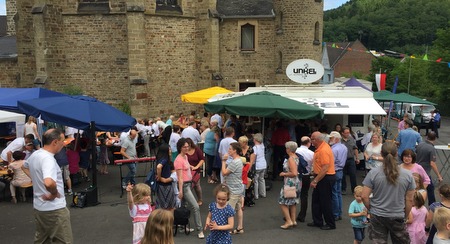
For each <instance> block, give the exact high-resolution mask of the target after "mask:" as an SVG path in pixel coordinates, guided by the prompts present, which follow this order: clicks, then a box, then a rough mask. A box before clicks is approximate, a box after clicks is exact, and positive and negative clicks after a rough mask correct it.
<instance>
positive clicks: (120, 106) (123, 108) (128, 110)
mask: <svg viewBox="0 0 450 244" xmlns="http://www.w3.org/2000/svg"><path fill="white" fill-rule="evenodd" d="M118 109H119V110H120V111H122V112H124V113H126V114H128V115H130V116H131V107H130V104H128V103H127V102H126V101H122V102H120V103H119V104H118Z"/></svg>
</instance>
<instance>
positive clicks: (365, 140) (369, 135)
mask: <svg viewBox="0 0 450 244" xmlns="http://www.w3.org/2000/svg"><path fill="white" fill-rule="evenodd" d="M367 130H368V132H367V133H366V134H364V137H363V138H362V139H361V145H362V146H363V147H364V148H366V145H367V144H369V142H370V140H371V139H372V134H373V131H374V130H375V126H374V125H372V124H370V125H369V126H367Z"/></svg>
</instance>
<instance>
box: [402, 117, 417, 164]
mask: <svg viewBox="0 0 450 244" xmlns="http://www.w3.org/2000/svg"><path fill="white" fill-rule="evenodd" d="M413 126H414V123H413V122H412V120H410V119H407V120H405V129H404V130H402V131H400V133H398V136H397V140H396V143H397V145H398V157H399V158H400V156H401V155H402V152H403V151H404V150H405V149H411V150H413V151H414V152H415V151H416V144H419V143H420V142H421V141H422V137H420V134H419V132H417V131H415V130H413V129H412V127H413ZM400 162H401V158H400V161H399V163H400Z"/></svg>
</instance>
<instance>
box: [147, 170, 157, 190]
mask: <svg viewBox="0 0 450 244" xmlns="http://www.w3.org/2000/svg"><path fill="white" fill-rule="evenodd" d="M145 184H147V185H149V186H150V189H152V192H155V193H156V192H157V191H158V181H157V180H156V170H155V169H154V168H153V169H151V170H150V172H148V174H147V178H146V180H145Z"/></svg>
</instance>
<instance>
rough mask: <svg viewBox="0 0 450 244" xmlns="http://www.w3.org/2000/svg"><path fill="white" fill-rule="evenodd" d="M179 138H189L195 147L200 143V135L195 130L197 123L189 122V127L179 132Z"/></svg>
mask: <svg viewBox="0 0 450 244" xmlns="http://www.w3.org/2000/svg"><path fill="white" fill-rule="evenodd" d="M181 137H183V138H191V139H192V141H193V142H194V144H195V145H197V144H198V143H199V142H201V141H202V138H201V137H200V133H199V132H198V130H197V122H195V121H190V122H189V126H188V127H187V128H186V129H184V130H183V132H181Z"/></svg>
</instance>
